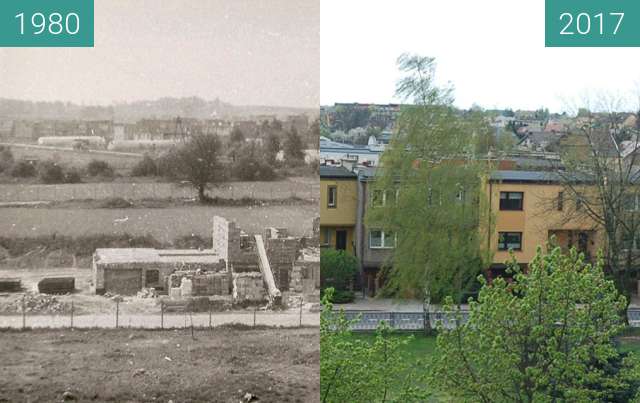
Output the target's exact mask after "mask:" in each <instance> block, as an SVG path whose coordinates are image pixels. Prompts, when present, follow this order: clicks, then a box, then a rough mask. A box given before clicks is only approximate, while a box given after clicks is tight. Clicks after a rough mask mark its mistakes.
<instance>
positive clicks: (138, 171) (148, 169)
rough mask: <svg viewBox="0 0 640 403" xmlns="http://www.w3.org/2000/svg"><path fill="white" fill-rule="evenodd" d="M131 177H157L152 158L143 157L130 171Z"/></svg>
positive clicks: (155, 166) (156, 167)
mask: <svg viewBox="0 0 640 403" xmlns="http://www.w3.org/2000/svg"><path fill="white" fill-rule="evenodd" d="M131 175H132V176H156V175H158V166H157V165H156V162H155V160H154V159H153V158H151V157H150V156H149V155H145V156H144V158H142V160H141V161H140V162H138V163H137V164H136V165H135V166H134V167H133V169H132V170H131Z"/></svg>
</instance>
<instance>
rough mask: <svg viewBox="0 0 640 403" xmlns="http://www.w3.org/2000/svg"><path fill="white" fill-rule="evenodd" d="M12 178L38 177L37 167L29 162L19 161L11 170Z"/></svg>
mask: <svg viewBox="0 0 640 403" xmlns="http://www.w3.org/2000/svg"><path fill="white" fill-rule="evenodd" d="M11 176H13V177H14V178H31V177H34V176H36V166H35V164H32V163H31V162H29V161H24V160H23V161H18V162H17V163H15V164H14V165H13V167H12V168H11Z"/></svg>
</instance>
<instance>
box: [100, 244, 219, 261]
mask: <svg viewBox="0 0 640 403" xmlns="http://www.w3.org/2000/svg"><path fill="white" fill-rule="evenodd" d="M95 259H96V261H97V262H100V263H103V264H114V263H218V261H220V256H219V255H218V254H216V253H214V252H213V250H211V249H205V250H201V251H200V250H197V249H151V248H111V249H96V252H95Z"/></svg>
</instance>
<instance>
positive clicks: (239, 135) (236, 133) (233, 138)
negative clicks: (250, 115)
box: [229, 126, 245, 143]
mask: <svg viewBox="0 0 640 403" xmlns="http://www.w3.org/2000/svg"><path fill="white" fill-rule="evenodd" d="M244 140H245V136H244V133H243V132H242V130H241V129H240V128H239V127H237V126H234V127H233V129H232V130H231V134H230V135H229V141H230V142H231V143H243V142H244Z"/></svg>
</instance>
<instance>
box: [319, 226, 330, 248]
mask: <svg viewBox="0 0 640 403" xmlns="http://www.w3.org/2000/svg"><path fill="white" fill-rule="evenodd" d="M331 232H332V231H331V228H329V227H325V228H324V230H323V233H324V242H323V243H321V244H320V246H325V247H327V246H331Z"/></svg>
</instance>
